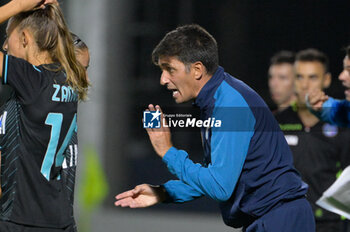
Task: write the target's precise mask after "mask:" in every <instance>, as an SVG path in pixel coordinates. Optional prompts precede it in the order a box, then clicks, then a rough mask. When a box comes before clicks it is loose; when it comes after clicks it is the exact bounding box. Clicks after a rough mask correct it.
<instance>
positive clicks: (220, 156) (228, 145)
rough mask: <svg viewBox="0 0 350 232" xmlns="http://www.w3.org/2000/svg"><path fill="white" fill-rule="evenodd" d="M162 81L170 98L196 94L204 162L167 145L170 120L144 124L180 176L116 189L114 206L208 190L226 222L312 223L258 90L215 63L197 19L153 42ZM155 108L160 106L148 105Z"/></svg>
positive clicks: (289, 227) (286, 227) (305, 226)
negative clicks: (156, 125)
mask: <svg viewBox="0 0 350 232" xmlns="http://www.w3.org/2000/svg"><path fill="white" fill-rule="evenodd" d="M152 57H153V61H154V63H155V64H156V65H158V66H159V67H160V68H161V70H162V75H161V78H160V83H161V84H162V85H165V86H166V87H167V88H168V89H169V90H171V91H172V93H173V98H174V99H175V101H176V103H182V102H186V101H190V100H192V99H195V102H194V105H195V106H197V107H199V108H200V111H201V120H202V121H205V120H208V119H214V118H215V120H219V121H220V122H221V123H219V124H220V125H215V126H212V127H201V135H202V140H203V147H204V160H205V163H204V164H203V165H201V164H196V163H193V161H191V160H190V159H189V157H188V154H187V153H186V152H185V151H183V150H178V149H177V148H175V147H173V145H172V142H171V134H170V130H169V128H168V127H164V125H163V127H162V128H160V129H156V128H154V129H151V128H149V129H147V132H148V135H149V137H150V140H151V143H152V145H153V148H154V149H155V151H156V153H157V154H158V155H159V156H160V157H161V158H162V159H163V161H164V163H165V164H166V165H167V167H168V169H169V171H170V172H171V173H173V174H174V175H175V176H176V177H177V178H178V180H170V181H168V182H167V183H165V184H164V185H162V186H151V185H147V184H143V185H139V186H136V187H135V188H134V189H132V190H129V191H126V192H124V193H121V194H119V195H118V196H116V199H117V201H116V202H115V205H116V206H122V207H131V208H140V207H148V206H151V205H154V204H156V203H159V202H174V203H177V202H186V201H191V200H193V199H195V198H198V197H201V196H203V195H206V196H208V197H210V198H212V199H214V200H216V201H217V202H219V204H220V208H221V212H222V216H223V219H224V222H225V223H226V224H227V225H228V226H232V227H235V228H238V227H243V229H244V231H276V232H277V231H278V232H280V231H290V232H295V231H305V232H306V231H307V232H308V231H314V230H315V229H314V228H315V225H314V219H313V214H312V211H311V208H310V205H309V203H308V202H307V200H306V199H305V194H306V192H307V185H306V184H305V183H303V182H302V181H301V179H300V176H299V174H298V172H297V171H296V170H295V168H294V167H293V159H292V154H291V152H290V150H289V147H288V145H287V143H286V141H285V139H284V136H283V133H282V132H281V130H280V129H279V126H278V124H277V122H276V121H275V119H274V117H273V115H272V113H271V112H270V111H269V109H268V107H267V106H266V104H265V103H264V101H263V100H262V99H261V98H260V96H259V95H258V94H257V93H256V92H254V91H253V90H252V89H251V88H250V87H249V86H247V85H246V84H244V83H243V82H241V81H239V80H237V79H235V78H234V77H232V76H231V75H229V74H228V73H225V72H224V69H223V68H222V67H220V66H219V65H218V51H217V44H216V41H215V39H214V38H213V37H212V36H211V35H210V34H209V33H208V32H207V31H205V30H204V29H203V28H202V27H200V26H198V25H186V26H182V27H178V28H177V29H175V30H174V31H171V32H169V33H168V34H167V35H166V36H165V37H164V38H163V39H162V41H161V42H160V43H159V44H158V45H157V47H156V48H155V49H154V51H153V54H152ZM148 108H149V110H150V111H156V112H158V111H159V112H161V109H160V107H159V106H153V105H152V104H151V105H149V106H148Z"/></svg>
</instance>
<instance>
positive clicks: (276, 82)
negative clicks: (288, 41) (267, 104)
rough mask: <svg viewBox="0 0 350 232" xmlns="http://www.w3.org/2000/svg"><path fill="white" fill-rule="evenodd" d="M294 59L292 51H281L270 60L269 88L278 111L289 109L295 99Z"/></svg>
mask: <svg viewBox="0 0 350 232" xmlns="http://www.w3.org/2000/svg"><path fill="white" fill-rule="evenodd" d="M294 59H295V55H294V53H293V52H291V51H280V52H278V53H276V54H275V55H274V56H273V57H272V58H271V61H270V67H269V71H268V78H269V82H268V83H269V90H270V95H271V98H272V100H273V102H274V103H275V104H276V106H277V112H278V111H282V110H285V109H287V108H288V107H289V106H290V104H291V102H292V101H294V100H295V93H294V76H295V74H294Z"/></svg>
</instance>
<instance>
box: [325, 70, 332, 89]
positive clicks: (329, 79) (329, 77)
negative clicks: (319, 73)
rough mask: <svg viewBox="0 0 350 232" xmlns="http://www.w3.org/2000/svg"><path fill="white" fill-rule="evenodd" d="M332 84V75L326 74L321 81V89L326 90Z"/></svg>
mask: <svg viewBox="0 0 350 232" xmlns="http://www.w3.org/2000/svg"><path fill="white" fill-rule="evenodd" d="M331 83H332V74H331V73H329V72H328V73H326V74H325V75H324V79H323V88H324V89H327V88H328V87H329V86H330V85H331Z"/></svg>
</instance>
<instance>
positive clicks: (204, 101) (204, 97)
mask: <svg viewBox="0 0 350 232" xmlns="http://www.w3.org/2000/svg"><path fill="white" fill-rule="evenodd" d="M223 79H224V68H223V67H221V66H219V67H218V68H217V69H216V71H215V73H214V75H213V76H212V77H211V78H210V79H209V81H208V82H207V83H206V84H205V85H204V86H203V88H202V89H201V91H200V92H199V94H198V96H197V98H196V99H195V101H194V103H193V105H194V106H197V107H199V108H200V109H204V108H206V107H207V106H209V104H210V102H211V101H212V97H213V96H214V94H215V91H216V89H217V87H218V86H219V85H220V84H221V82H222V80H223Z"/></svg>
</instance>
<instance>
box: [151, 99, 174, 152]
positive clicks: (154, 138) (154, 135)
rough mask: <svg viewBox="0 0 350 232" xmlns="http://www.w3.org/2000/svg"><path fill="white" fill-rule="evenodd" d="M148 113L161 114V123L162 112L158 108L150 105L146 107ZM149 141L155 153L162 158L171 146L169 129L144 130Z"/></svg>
mask: <svg viewBox="0 0 350 232" xmlns="http://www.w3.org/2000/svg"><path fill="white" fill-rule="evenodd" d="M148 110H150V111H157V110H158V111H160V112H161V122H163V112H162V109H161V108H160V106H158V105H156V106H155V107H154V106H153V105H152V104H150V105H149V106H148ZM146 131H147V133H148V136H149V139H150V141H151V143H152V146H153V148H154V150H155V152H156V153H157V154H158V155H159V156H160V157H162V158H163V156H164V155H165V153H166V152H167V151H168V150H169V149H170V148H171V147H172V146H173V145H172V142H171V133H170V129H169V127H163V126H162V128H160V129H154V128H148V129H146Z"/></svg>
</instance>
